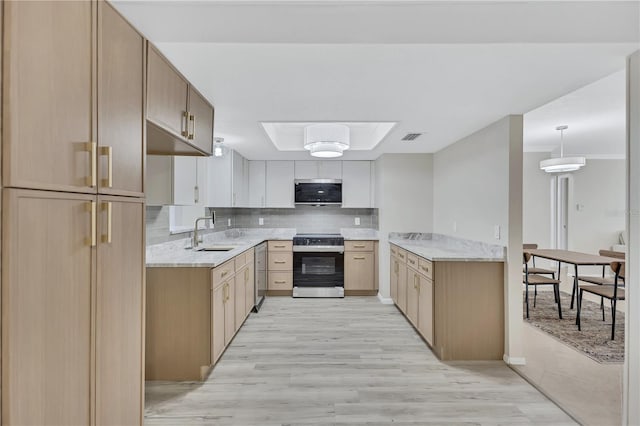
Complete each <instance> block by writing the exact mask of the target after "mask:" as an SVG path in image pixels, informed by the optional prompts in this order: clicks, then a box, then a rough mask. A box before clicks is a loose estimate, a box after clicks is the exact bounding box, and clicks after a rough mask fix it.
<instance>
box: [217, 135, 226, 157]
mask: <svg viewBox="0 0 640 426" xmlns="http://www.w3.org/2000/svg"><path fill="white" fill-rule="evenodd" d="M227 151H229V148H227V146H226V145H225V144H224V138H214V139H213V156H214V157H223V156H224V155H225V154H226V153H227Z"/></svg>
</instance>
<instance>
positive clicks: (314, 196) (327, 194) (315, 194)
mask: <svg viewBox="0 0 640 426" xmlns="http://www.w3.org/2000/svg"><path fill="white" fill-rule="evenodd" d="M294 185H295V188H294V191H295V202H296V204H309V205H327V204H337V205H340V204H342V180H341V179H296V180H295V182H294Z"/></svg>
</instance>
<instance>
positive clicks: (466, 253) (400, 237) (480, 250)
mask: <svg viewBox="0 0 640 426" xmlns="http://www.w3.org/2000/svg"><path fill="white" fill-rule="evenodd" d="M389 242H390V243H391V244H395V245H397V246H398V247H401V248H403V249H405V250H407V251H410V252H411V253H413V254H415V255H418V256H420V257H423V258H425V259H428V260H431V261H449V262H451V261H458V262H504V260H505V249H506V248H505V247H504V246H500V245H494V244H486V243H482V242H479V241H472V240H464V239H461V238H455V237H450V236H447V235H442V234H398V233H391V234H389Z"/></svg>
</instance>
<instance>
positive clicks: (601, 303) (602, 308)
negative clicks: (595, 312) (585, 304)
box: [600, 296, 604, 321]
mask: <svg viewBox="0 0 640 426" xmlns="http://www.w3.org/2000/svg"><path fill="white" fill-rule="evenodd" d="M600 310H601V311H602V321H604V297H602V296H600Z"/></svg>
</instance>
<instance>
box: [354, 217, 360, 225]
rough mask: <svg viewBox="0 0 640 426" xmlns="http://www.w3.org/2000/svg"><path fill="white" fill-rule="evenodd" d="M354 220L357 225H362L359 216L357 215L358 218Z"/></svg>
mask: <svg viewBox="0 0 640 426" xmlns="http://www.w3.org/2000/svg"><path fill="white" fill-rule="evenodd" d="M353 222H354V223H355V224H356V225H360V218H359V217H356V218H355V219H354V220H353Z"/></svg>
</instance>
